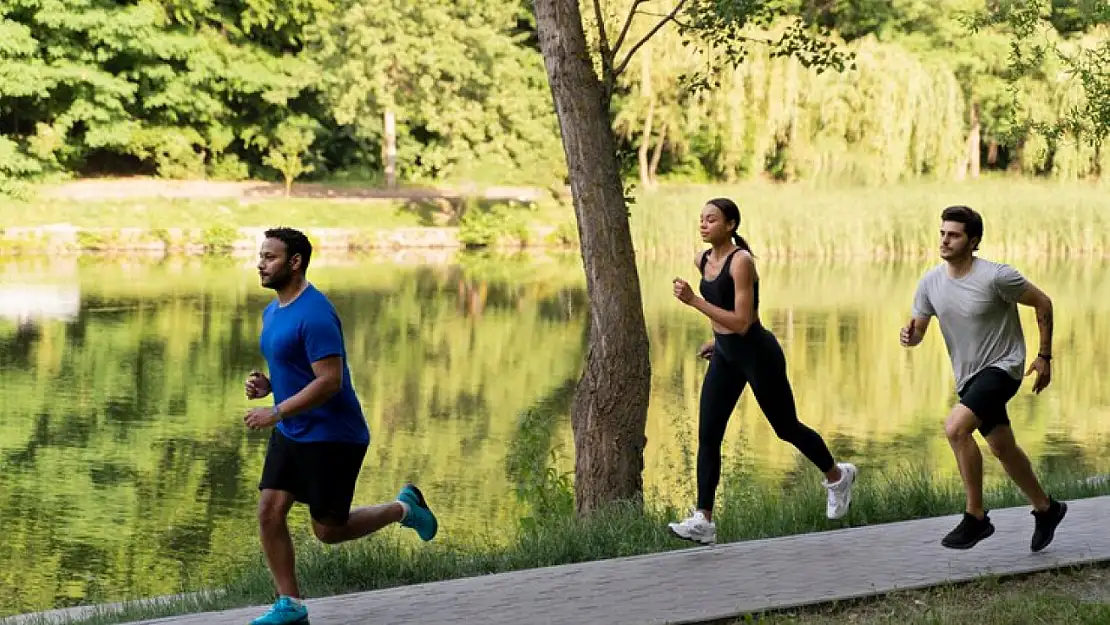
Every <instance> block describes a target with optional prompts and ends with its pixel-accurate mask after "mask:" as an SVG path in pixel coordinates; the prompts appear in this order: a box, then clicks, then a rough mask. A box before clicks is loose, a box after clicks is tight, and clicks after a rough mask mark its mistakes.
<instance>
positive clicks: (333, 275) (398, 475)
mask: <svg viewBox="0 0 1110 625" xmlns="http://www.w3.org/2000/svg"><path fill="white" fill-rule="evenodd" d="M250 266H251V263H250V262H249V261H219V262H215V263H200V262H199V261H193V260H175V261H167V262H162V263H152V262H107V263H88V262H84V261H82V262H81V263H77V262H75V261H65V260H53V261H49V262H42V263H33V262H32V263H19V264H9V265H7V266H5V267H3V268H2V269H0V293H2V294H4V295H3V298H2V299H3V301H4V307H0V371H2V374H3V375H2V376H0V391H2V392H3V396H4V398H5V401H4V402H3V404H0V524H2V525H0V527H2V528H3V530H4V531H3V532H2V533H0V606H2V607H0V615H3V614H11V613H18V612H24V611H30V610H37V609H46V608H50V607H57V606H65V605H71V604H75V603H79V602H85V601H98V600H113V599H118V598H121V597H126V596H143V595H156V594H165V593H170V592H176V591H178V590H180V589H182V588H188V587H195V586H197V585H203V584H206V583H211V582H212V581H213V580H216V579H218V575H219V573H220V571H221V570H223V569H225V568H226V567H228V566H230V564H229V563H230V562H233V561H234V560H236V559H238V558H240V557H242V556H243V555H244V554H246V555H253V554H254V553H255V551H256V550H257V545H256V538H255V533H254V505H255V499H256V497H257V491H256V484H257V479H258V474H259V471H260V469H261V464H262V454H263V451H264V448H265V437H266V434H265V433H252V432H248V431H246V430H245V429H244V428H243V427H242V425H241V421H240V415H241V414H242V412H243V411H244V410H245V408H246V407H247V406H248V402H246V400H245V399H244V398H243V396H242V379H243V376H244V375H245V374H246V373H247V372H249V371H250V370H251V369H253V368H255V367H260V366H262V365H263V364H264V363H263V361H262V358H261V355H260V354H259V352H258V349H257V337H258V332H259V330H260V329H261V320H260V314H261V310H262V308H263V307H264V306H265V305H266V303H267V302H268V299H269V297H268V294H267V293H266V292H264V291H262V290H261V289H260V288H259V287H258V286H257V284H256V279H255V276H254V275H253V273H252V272H251V269H250ZM1105 268H1106V267H1105V266H1104V265H1098V264H1088V265H1082V264H1079V265H1077V264H1075V263H1070V264H1067V265H1060V266H1045V267H1035V268H1029V269H1026V271H1027V273H1028V274H1029V275H1031V277H1033V278H1034V279H1035V280H1037V282H1038V283H1039V284H1041V285H1042V286H1043V287H1044V288H1045V289H1046V290H1047V291H1048V292H1049V293H1050V294H1051V295H1052V296H1053V299H1054V301H1055V302H1056V306H1057V329H1056V333H1057V334H1056V337H1057V338H1056V343H1057V346H1058V347H1057V359H1056V360H1054V364H1055V365H1056V366H1055V373H1056V379H1055V380H1054V382H1053V386H1052V387H1051V388H1050V390H1049V392H1047V393H1045V394H1043V395H1042V396H1039V397H1034V396H1032V395H1031V394H1029V393H1028V392H1027V388H1025V389H1023V391H1022V394H1020V395H1019V398H1018V400H1017V401H1015V402H1014V404H1013V410H1012V419H1013V420H1014V423H1015V426H1016V427H1018V428H1019V430H1018V432H1019V436H1020V438H1021V440H1022V442H1023V444H1024V445H1025V446H1026V448H1027V450H1028V451H1029V452H1030V454H1031V455H1032V456H1034V457H1035V458H1036V459H1038V460H1039V461H1042V462H1047V463H1067V464H1068V465H1069V466H1086V467H1091V468H1092V470H1093V468H1094V467H1095V466H1097V464H1098V462H1097V459H1098V458H1099V457H1100V455H1103V453H1104V452H1105V451H1107V448H1108V447H1110V442H1108V437H1107V433H1108V432H1110V420H1108V419H1107V416H1110V382H1107V381H1106V380H1107V379H1108V376H1107V374H1108V373H1110V366H1108V365H1107V363H1106V362H1105V359H1104V358H1102V357H1101V356H1100V355H1098V354H1097V353H1096V352H1095V351H1094V350H1093V349H1091V347H1090V346H1092V345H1101V344H1107V342H1108V341H1110V320H1108V319H1110V317H1107V315H1106V313H1107V312H1108V311H1110V274H1107V272H1106V271H1105ZM920 269H921V267H919V266H903V265H884V264H858V265H829V266H803V265H782V264H780V265H774V264H768V265H767V266H765V267H761V271H762V274H763V292H762V293H761V296H762V300H763V303H762V309H763V317H764V323H765V324H767V325H768V326H769V327H771V328H772V329H773V330H774V332H775V333H776V334H777V335H778V336H779V338H780V340H781V341H782V342H783V346H784V349H785V350H786V353H787V359H788V363H789V366H790V373H791V376H792V379H793V381H794V384H795V391H796V395H797V398H798V405H799V414H800V415H801V416H802V418H803V419H804V420H805V421H806V422H807V423H808V424H810V425H811V426H813V427H814V428H816V429H818V430H819V431H821V432H822V434H823V435H824V436H825V437H826V440H828V442H829V444H830V446H831V447H832V448H833V451H834V452H835V453H836V454H837V456H838V457H845V458H850V459H852V460H853V462H856V463H857V464H859V465H860V466H861V467H863V468H865V469H867V470H881V469H882V468H883V467H886V466H889V465H892V464H896V463H900V462H904V461H915V460H921V459H929V460H932V461H933V462H934V463H935V464H936V465H937V467H938V479H945V476H946V475H947V476H952V475H955V466H954V463H953V462H952V461H951V458H950V452H949V451H948V448H947V443H946V442H945V441H944V438H943V436H942V434H941V429H940V428H941V425H940V424H941V422H942V419H943V416H944V414H945V413H946V411H947V409H948V406H949V405H950V403H951V402H952V401H953V400H954V396H953V395H952V393H951V372H950V369H949V365H948V361H947V358H946V356H945V353H944V348H943V344H942V343H941V342H940V338H939V333H932V334H931V335H930V337H929V338H928V339H927V341H926V344H925V345H923V346H921V347H919V348H918V349H917V350H915V351H914V352H913V353H912V354H911V353H908V352H907V351H906V350H903V349H902V348H900V347H899V346H898V344H897V342H896V340H895V336H896V334H897V330H898V328H899V327H900V324H901V323H903V322H904V316H905V314H906V311H907V310H908V306H909V298H910V296H911V294H912V290H913V287H914V284H915V281H916V278H917V276H918V275H920ZM676 273H678V274H679V275H686V276H687V277H692V273H693V272H692V267H690V268H687V267H684V266H667V265H663V266H659V265H649V266H645V267H643V268H642V270H641V275H642V277H643V281H644V298H645V310H646V314H647V319H648V323H649V332H650V340H651V348H652V368H653V391H652V393H653V394H652V401H651V406H650V410H649V421H648V447H647V450H646V474H645V480H646V485H647V486H648V488H649V489H651V490H652V491H653V492H655V493H657V495H658V496H660V497H663V498H666V499H668V500H669V501H671V502H674V503H683V504H685V503H688V500H689V498H690V497H692V494H693V480H694V472H693V451H694V449H695V434H696V414H697V401H698V392H699V390H700V384H701V378H702V375H703V374H704V367H705V363H704V361H701V360H699V359H697V358H695V357H694V350H695V348H696V347H697V345H698V344H699V343H700V342H701V341H703V340H704V339H705V338H706V337H707V336H708V332H709V330H708V324H707V323H705V322H704V321H703V320H702V319H700V318H699V317H698V316H697V315H696V314H692V313H691V312H690V311H689V309H687V308H686V307H683V306H680V305H677V304H676V303H675V302H674V300H673V297H672V296H671V293H670V278H671V277H672V276H673V275H675V274H676ZM311 278H312V280H313V281H314V282H315V283H316V284H317V285H318V286H319V287H320V288H321V289H323V290H324V291H325V292H326V293H328V295H329V296H330V297H331V298H332V300H333V301H334V302H335V305H336V306H337V308H338V309H339V311H340V314H341V315H342V317H343V321H344V328H345V330H346V334H347V341H348V352H349V357H350V359H351V368H352V375H353V377H354V381H355V384H356V388H357V389H358V391H359V393H360V396H361V399H362V401H363V405H364V408H365V410H366V414H367V418H368V420H369V422H370V427H371V433H372V444H371V449H370V452H369V454H368V456H367V459H366V462H365V465H364V469H363V474H362V479H361V482H360V484H359V487H358V491H357V495H356V497H357V500H359V501H364V502H371V501H376V500H381V499H384V498H389V497H393V496H394V494H395V492H396V489H397V487H398V485H399V484H400V483H402V482H403V481H405V480H407V479H416V480H419V481H420V483H421V486H422V488H423V489H424V490H425V492H427V493H428V495H429V497H430V498H433V497H434V503H435V505H436V506H437V509H438V510H439V511H440V512H441V513H442V516H443V527H444V529H445V530H446V531H449V532H450V533H451V534H453V535H455V536H466V535H468V534H472V533H484V532H486V531H487V530H489V529H490V528H495V527H497V526H499V525H502V524H505V523H515V522H517V520H518V519H519V518H520V516H521V515H523V514H525V513H526V511H525V510H523V509H522V508H521V507H520V506H519V504H518V503H517V499H516V498H515V497H514V496H513V493H514V492H515V491H516V489H517V488H518V487H519V486H520V485H521V484H522V483H524V482H526V481H527V479H526V478H527V476H528V475H529V472H531V474H535V473H536V472H539V471H543V470H545V469H546V467H547V466H548V461H549V459H550V457H551V456H552V455H554V457H555V458H556V461H555V464H556V468H557V470H558V471H561V472H565V471H567V470H569V469H570V468H572V462H571V452H572V450H573V445H572V443H571V440H570V436H571V434H570V427H569V423H568V422H567V418H566V406H567V402H568V397H569V389H571V388H572V384H573V382H574V380H576V378H577V375H578V372H579V368H580V365H581V361H582V355H583V342H584V338H585V329H586V328H585V317H584V315H585V312H586V306H587V302H586V298H585V294H584V292H583V280H582V275H581V265H580V263H579V262H578V260H577V259H575V258H566V259H554V260H553V259H533V260H530V261H510V260H505V259H491V258H484V257H465V258H462V259H457V260H456V261H455V262H453V263H451V264H434V265H428V264H419V263H414V262H411V261H405V262H400V263H391V262H382V261H380V260H373V259H370V260H368V259H332V260H331V261H329V259H327V258H321V259H319V260H317V259H314V263H313V270H312V272H311ZM29 284H30V285H41V288H36V289H31V290H27V289H26V285H29ZM5 289H7V290H5ZM20 289H22V290H20ZM20 294H23V295H27V294H34V297H32V298H31V299H30V300H27V301H20V302H15V301H11V302H9V301H8V300H9V297H15V296H16V295H20ZM36 298H37V299H36ZM44 302H45V303H44ZM5 311H8V312H5ZM1030 315H1031V312H1024V311H1023V317H1024V318H1025V322H1026V327H1027V329H1028V331H1027V336H1028V340H1029V341H1030V342H1031V343H1033V342H1035V341H1036V330H1035V327H1036V326H1035V324H1034V322H1033V319H1032V317H1031V316H1030ZM725 449H726V454H727V458H728V464H729V465H731V466H738V467H741V468H743V469H744V471H745V473H746V474H748V475H750V476H752V479H775V480H797V479H807V480H808V479H814V475H813V471H812V470H811V469H810V468H809V467H808V466H807V465H806V464H805V462H804V459H801V458H800V456H799V455H798V454H797V453H796V452H795V451H794V450H793V448H792V447H790V446H789V445H786V444H784V443H782V442H781V441H779V440H778V439H777V438H776V437H775V436H774V433H773V432H772V431H771V429H770V427H769V426H767V424H766V422H765V421H764V420H763V417H762V415H761V413H760V412H759V411H758V408H757V407H756V406H755V403H754V401H753V400H752V399H751V397H750V396H745V398H744V399H743V400H742V402H741V406H740V407H739V409H738V411H737V413H736V414H735V415H734V417H733V422H732V424H730V429H729V434H728V437H727V439H726V447H725ZM988 471H990V469H988ZM533 503H535V502H533ZM565 503H566V502H562V501H548V502H545V503H544V505H548V506H549V507H550V508H552V509H557V508H558V507H559V506H561V505H565Z"/></svg>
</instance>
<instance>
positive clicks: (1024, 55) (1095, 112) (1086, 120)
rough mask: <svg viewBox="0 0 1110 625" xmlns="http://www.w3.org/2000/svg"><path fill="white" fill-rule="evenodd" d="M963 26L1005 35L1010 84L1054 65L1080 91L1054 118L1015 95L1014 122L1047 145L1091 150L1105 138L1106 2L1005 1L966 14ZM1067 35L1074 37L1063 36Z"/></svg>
mask: <svg viewBox="0 0 1110 625" xmlns="http://www.w3.org/2000/svg"><path fill="white" fill-rule="evenodd" d="M1061 5H1063V6H1061ZM965 22H966V23H967V24H968V25H969V26H970V28H971V30H972V31H973V32H976V33H977V32H979V31H980V30H982V29H987V28H998V27H1001V28H1002V29H1004V30H1005V31H1008V33H1009V34H1010V36H1011V39H1010V41H1009V43H1010V55H1009V59H1008V61H1009V70H1010V72H1011V74H1012V76H1014V77H1015V80H1020V79H1028V78H1029V77H1034V78H1039V77H1041V72H1043V71H1044V68H1045V67H1046V66H1050V65H1057V66H1059V68H1060V72H1061V73H1064V74H1066V78H1067V80H1069V81H1074V82H1076V83H1078V85H1079V86H1080V87H1081V91H1080V93H1079V94H1078V95H1079V97H1078V98H1075V99H1073V100H1072V101H1070V102H1069V103H1068V105H1067V107H1066V108H1065V110H1063V111H1059V112H1058V113H1057V114H1055V115H1052V114H1050V115H1043V114H1038V113H1041V111H1037V110H1035V105H1034V106H1030V103H1028V102H1026V101H1024V99H1023V98H1021V97H1020V94H1018V97H1016V98H1015V100H1016V102H1015V105H1016V106H1017V107H1020V108H1024V109H1025V111H1023V112H1025V113H1026V116H1027V117H1026V118H1025V119H1022V118H1020V117H1018V120H1019V123H1020V122H1022V121H1024V125H1025V126H1026V127H1027V128H1029V129H1032V130H1035V131H1037V132H1039V133H1040V134H1041V135H1043V136H1044V137H1045V138H1046V139H1047V140H1048V141H1049V142H1050V143H1053V144H1057V143H1059V142H1060V140H1061V139H1071V140H1079V141H1083V140H1087V141H1088V142H1090V143H1093V144H1094V145H1096V146H1097V145H1099V144H1101V142H1102V141H1103V140H1104V139H1105V138H1106V137H1107V136H1110V2H1106V0H1080V1H1078V2H1074V3H1060V2H1052V1H1050V0H1006V1H1005V2H999V3H995V4H992V5H989V6H988V7H987V8H985V9H981V10H979V11H977V12H975V13H973V14H970V15H969V16H968V17H967V18H965ZM1061 31H1063V32H1061ZM1068 31H1074V32H1076V33H1078V36H1072V37H1067V36H1066V34H1065V33H1067V32H1068ZM1015 117H1016V114H1015Z"/></svg>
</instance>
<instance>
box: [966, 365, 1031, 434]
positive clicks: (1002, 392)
mask: <svg viewBox="0 0 1110 625" xmlns="http://www.w3.org/2000/svg"><path fill="white" fill-rule="evenodd" d="M1019 388H1021V380H1015V379H1014V378H1013V377H1011V376H1010V374H1009V373H1006V372H1005V371H1003V370H1002V369H999V368H998V367H987V368H986V369H983V370H982V371H980V372H979V373H976V374H975V375H973V376H971V379H970V380H968V382H967V384H966V385H964V390H962V391H960V393H959V395H960V403H961V404H963V405H964V406H967V408H968V409H969V410H971V412H974V413H975V416H976V417H979V421H980V423H979V433H980V434H982V435H983V436H986V435H988V434H990V433H991V430H993V429H994V428H995V427H996V426H999V425H1010V415H1009V414H1007V413H1006V403H1007V402H1009V401H1010V399H1012V398H1013V396H1014V395H1017V392H1018V389H1019Z"/></svg>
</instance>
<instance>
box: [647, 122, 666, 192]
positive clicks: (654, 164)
mask: <svg viewBox="0 0 1110 625" xmlns="http://www.w3.org/2000/svg"><path fill="white" fill-rule="evenodd" d="M666 144H667V125H666V124H663V125H662V126H660V127H659V140H658V142H657V143H656V144H655V150H654V151H653V153H652V155H651V166H650V167H648V175H649V176H650V177H651V186H652V187H654V186H656V185H658V184H659V180H658V179H657V178H656V177H655V175H656V174H657V173H659V161H661V160H662V159H663V146H665V145H666Z"/></svg>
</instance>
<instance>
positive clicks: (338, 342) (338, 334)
mask: <svg viewBox="0 0 1110 625" xmlns="http://www.w3.org/2000/svg"><path fill="white" fill-rule="evenodd" d="M301 340H302V341H304V350H305V354H306V355H307V356H308V360H309V362H311V363H312V373H313V375H314V376H315V379H314V380H312V382H310V383H309V384H308V385H307V386H305V387H304V388H303V389H301V390H300V392H298V393H297V394H296V395H293V396H292V397H290V398H289V399H287V400H285V401H283V402H281V403H280V404H278V406H277V409H278V410H279V411H280V412H281V417H282V418H285V417H291V416H294V415H296V414H299V413H302V412H305V411H307V410H311V409H313V408H316V407H317V406H320V405H322V404H323V403H324V402H326V401H328V400H329V399H331V398H332V397H333V396H334V395H335V394H336V393H338V392H339V390H340V389H341V388H342V387H343V356H342V354H343V333H342V331H340V329H339V319H338V318H336V317H335V314H334V313H329V314H317V315H313V316H312V317H311V318H309V319H306V320H305V322H304V325H303V326H302V327H301Z"/></svg>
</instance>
